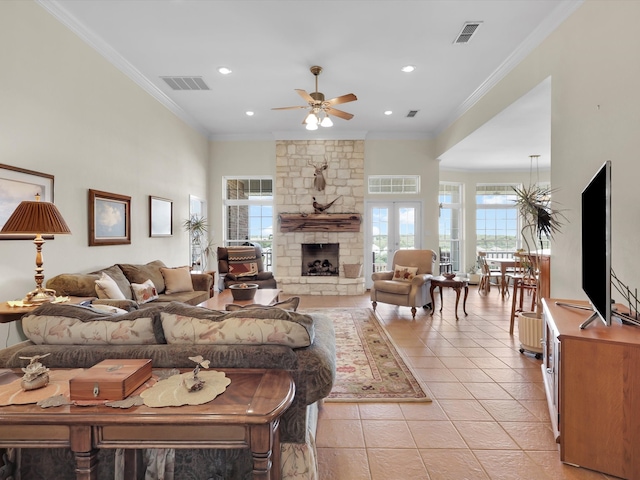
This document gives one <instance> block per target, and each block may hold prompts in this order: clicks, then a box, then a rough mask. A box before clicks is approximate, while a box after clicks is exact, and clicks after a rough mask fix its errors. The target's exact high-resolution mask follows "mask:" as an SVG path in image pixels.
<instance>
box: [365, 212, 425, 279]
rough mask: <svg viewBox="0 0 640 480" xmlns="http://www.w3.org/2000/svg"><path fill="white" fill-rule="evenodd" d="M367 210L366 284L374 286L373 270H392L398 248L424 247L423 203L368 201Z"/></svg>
mask: <svg viewBox="0 0 640 480" xmlns="http://www.w3.org/2000/svg"><path fill="white" fill-rule="evenodd" d="M366 209H367V215H366V219H367V221H366V229H367V230H366V236H365V252H370V253H368V254H367V253H365V287H366V288H371V285H372V281H371V274H372V273H373V272H380V271H383V270H393V265H392V262H393V253H394V252H395V251H396V250H401V249H420V248H422V225H421V221H420V220H421V218H422V215H421V211H422V204H421V203H420V202H367V205H366ZM369 255H370V256H369ZM367 257H368V258H367Z"/></svg>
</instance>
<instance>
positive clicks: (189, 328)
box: [160, 302, 314, 348]
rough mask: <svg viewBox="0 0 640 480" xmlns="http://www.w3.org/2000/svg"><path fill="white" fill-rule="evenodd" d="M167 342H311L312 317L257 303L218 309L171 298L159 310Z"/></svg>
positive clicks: (298, 344)
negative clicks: (236, 309)
mask: <svg viewBox="0 0 640 480" xmlns="http://www.w3.org/2000/svg"><path fill="white" fill-rule="evenodd" d="M160 320H161V321H162V329H163V331H164V336H165V338H166V340H167V343H169V344H186V345H196V344H216V345H286V346H289V347H292V348H298V347H308V346H309V345H311V344H312V343H313V338H314V329H313V319H312V318H311V317H310V316H309V315H303V314H300V313H296V312H288V311H286V310H283V309H281V308H273V307H258V308H251V309H246V310H244V309H243V310H238V311H235V312H218V311H215V310H209V309H207V308H202V307H192V306H190V305H185V304H182V303H179V302H171V303H170V304H169V305H167V306H166V307H165V308H164V309H162V310H161V312H160Z"/></svg>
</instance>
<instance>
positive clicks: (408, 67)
mask: <svg viewBox="0 0 640 480" xmlns="http://www.w3.org/2000/svg"><path fill="white" fill-rule="evenodd" d="M415 69H416V66H415V65H405V66H404V67H402V68H401V69H400V70H402V71H403V72H404V73H411V72H413V71H414V70H415Z"/></svg>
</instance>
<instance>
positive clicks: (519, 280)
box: [506, 252, 538, 335]
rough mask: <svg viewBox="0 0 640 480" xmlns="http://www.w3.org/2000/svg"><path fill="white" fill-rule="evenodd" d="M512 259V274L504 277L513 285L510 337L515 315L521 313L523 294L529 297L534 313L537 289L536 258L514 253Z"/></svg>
mask: <svg viewBox="0 0 640 480" xmlns="http://www.w3.org/2000/svg"><path fill="white" fill-rule="evenodd" d="M513 258H514V260H515V265H514V267H513V272H510V273H507V275H506V277H507V281H508V282H509V283H510V284H511V285H513V292H512V294H511V319H510V323H509V334H511V335H513V327H514V324H515V319H516V314H517V313H519V312H522V311H523V305H524V295H525V292H526V293H528V294H529V295H531V311H534V309H535V306H536V295H537V289H538V257H537V256H536V255H528V254H526V253H521V252H516V253H514V254H513Z"/></svg>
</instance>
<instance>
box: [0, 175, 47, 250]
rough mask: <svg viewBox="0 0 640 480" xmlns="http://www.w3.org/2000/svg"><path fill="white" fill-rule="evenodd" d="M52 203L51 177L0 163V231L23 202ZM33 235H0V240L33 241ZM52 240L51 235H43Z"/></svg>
mask: <svg viewBox="0 0 640 480" xmlns="http://www.w3.org/2000/svg"><path fill="white" fill-rule="evenodd" d="M36 194H38V195H40V201H42V202H52V203H53V175H48V174H46V173H40V172H34V171H33V170H26V169H24V168H18V167H12V166H11V165H4V164H2V163H0V229H2V227H3V226H4V224H5V223H7V220H9V217H10V216H11V214H12V213H13V211H14V210H15V209H16V208H17V207H18V205H19V204H20V202H22V201H23V200H35V199H36ZM33 237H34V236H33V235H14V234H0V240H33ZM42 238H44V239H52V238H53V235H43V236H42Z"/></svg>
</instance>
